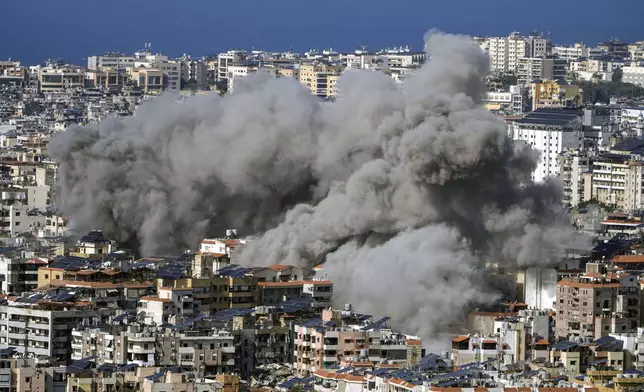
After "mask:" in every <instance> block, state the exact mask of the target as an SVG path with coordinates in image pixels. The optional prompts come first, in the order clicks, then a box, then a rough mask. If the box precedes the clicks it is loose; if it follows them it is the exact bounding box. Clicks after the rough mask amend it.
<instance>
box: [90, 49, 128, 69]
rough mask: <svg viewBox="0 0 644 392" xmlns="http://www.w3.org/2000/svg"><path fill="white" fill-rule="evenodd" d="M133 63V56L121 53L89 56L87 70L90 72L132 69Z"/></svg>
mask: <svg viewBox="0 0 644 392" xmlns="http://www.w3.org/2000/svg"><path fill="white" fill-rule="evenodd" d="M134 61H135V57H134V56H129V55H124V54H121V53H106V54H103V55H100V56H89V57H88V58H87V68H88V69H90V70H105V69H113V70H125V69H126V68H133V67H134Z"/></svg>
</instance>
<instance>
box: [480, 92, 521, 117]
mask: <svg viewBox="0 0 644 392" xmlns="http://www.w3.org/2000/svg"><path fill="white" fill-rule="evenodd" d="M483 104H484V105H485V107H486V108H487V109H488V110H492V111H499V110H501V111H508V112H510V113H512V114H523V113H524V112H525V111H527V110H528V109H529V106H528V105H529V101H528V89H527V88H525V87H523V86H510V88H509V90H508V91H488V92H486V93H485V97H484V98H483Z"/></svg>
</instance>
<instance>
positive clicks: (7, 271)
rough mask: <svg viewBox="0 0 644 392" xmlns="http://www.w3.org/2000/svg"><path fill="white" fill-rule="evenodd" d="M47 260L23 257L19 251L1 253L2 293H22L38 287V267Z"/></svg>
mask: <svg viewBox="0 0 644 392" xmlns="http://www.w3.org/2000/svg"><path fill="white" fill-rule="evenodd" d="M43 265H47V260H41V259H37V258H33V259H25V258H22V257H21V255H20V253H19V252H14V253H11V254H2V255H0V280H2V294H5V295H6V294H12V295H16V294H18V295H19V294H22V293H24V292H26V291H31V290H35V289H36V288H38V268H39V267H41V266H43Z"/></svg>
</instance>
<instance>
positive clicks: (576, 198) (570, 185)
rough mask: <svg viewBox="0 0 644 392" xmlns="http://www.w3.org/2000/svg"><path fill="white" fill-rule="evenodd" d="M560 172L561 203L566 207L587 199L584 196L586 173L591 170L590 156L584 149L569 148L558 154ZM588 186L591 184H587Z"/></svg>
mask: <svg viewBox="0 0 644 392" xmlns="http://www.w3.org/2000/svg"><path fill="white" fill-rule="evenodd" d="M559 160H560V163H559V166H560V167H561V172H560V173H559V179H560V180H561V183H562V185H563V192H564V195H563V203H564V205H566V206H568V207H575V206H577V205H578V204H579V203H580V202H582V201H585V200H587V199H586V197H585V190H586V180H587V179H588V176H584V174H586V173H591V172H592V168H593V165H592V157H591V156H590V155H589V154H588V152H586V151H582V150H569V151H564V152H562V153H561V154H560V155H559ZM588 186H591V185H590V184H588Z"/></svg>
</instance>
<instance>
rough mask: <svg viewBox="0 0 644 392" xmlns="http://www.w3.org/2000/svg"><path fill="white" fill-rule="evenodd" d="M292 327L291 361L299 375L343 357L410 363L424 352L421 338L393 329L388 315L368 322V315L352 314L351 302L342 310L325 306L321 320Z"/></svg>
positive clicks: (334, 363) (330, 365) (404, 364)
mask: <svg viewBox="0 0 644 392" xmlns="http://www.w3.org/2000/svg"><path fill="white" fill-rule="evenodd" d="M361 319H362V320H361ZM329 321H333V323H328V322H329ZM330 325H335V326H330ZM294 328H295V329H294V330H295V347H294V357H295V359H294V364H295V369H296V370H297V372H298V374H301V375H309V374H312V373H313V372H315V371H316V370H318V369H328V368H333V367H335V366H338V365H339V364H340V363H341V362H342V361H354V362H359V361H372V362H381V361H389V363H394V364H398V365H399V366H400V367H411V366H413V365H414V364H416V363H418V361H419V360H420V358H422V357H423V356H424V352H423V350H422V341H421V340H420V339H418V338H417V337H410V336H406V335H402V334H398V333H395V332H393V331H392V330H391V328H390V326H389V318H388V317H385V318H383V319H381V320H379V321H377V322H375V323H370V316H364V315H357V314H354V313H353V312H352V311H351V308H350V306H348V307H347V308H346V310H344V311H336V310H331V309H325V310H324V311H323V312H322V320H311V321H309V322H304V323H300V324H296V325H295V327H294Z"/></svg>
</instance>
